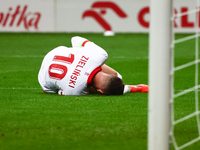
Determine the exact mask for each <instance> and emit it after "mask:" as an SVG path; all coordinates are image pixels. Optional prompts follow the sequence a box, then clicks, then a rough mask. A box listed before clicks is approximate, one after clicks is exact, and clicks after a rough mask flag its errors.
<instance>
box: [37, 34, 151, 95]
mask: <svg viewBox="0 0 200 150" xmlns="http://www.w3.org/2000/svg"><path fill="white" fill-rule="evenodd" d="M71 42H72V47H71V48H68V47H65V46H59V47H57V48H55V49H53V50H52V51H50V52H49V53H48V54H47V55H46V56H45V57H44V59H43V62H42V65H41V68H40V71H39V74H38V80H39V83H40V85H41V87H42V89H43V91H44V93H58V94H59V95H86V94H92V93H99V92H100V93H102V94H104V95H122V94H124V93H128V92H132V93H134V92H148V89H149V87H148V86H147V85H143V84H140V85H125V84H124V83H123V81H122V76H121V75H120V74H119V73H118V72H117V71H115V70H114V69H112V68H110V67H109V66H107V65H106V64H104V63H105V61H106V60H107V58H108V54H107V53H106V51H105V50H104V49H102V48H101V47H99V46H98V45H96V44H94V43H93V42H90V41H88V40H87V39H85V38H82V37H79V36H75V37H73V38H72V39H71Z"/></svg>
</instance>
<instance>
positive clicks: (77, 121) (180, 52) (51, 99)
mask: <svg viewBox="0 0 200 150" xmlns="http://www.w3.org/2000/svg"><path fill="white" fill-rule="evenodd" d="M75 35H79V36H83V37H85V38H87V39H89V40H91V41H93V42H95V43H96V44H97V45H99V46H101V47H102V48H104V49H105V50H106V51H107V52H108V55H109V58H108V60H107V62H106V64H107V65H109V66H111V67H113V68H114V69H116V70H117V71H118V72H119V73H120V74H121V75H122V76H123V81H124V83H126V84H140V83H144V84H148V34H116V35H115V36H113V37H105V36H103V35H102V34H80V33H70V34H69V33H58V34H53V33H0V149H1V150H18V149H19V150H27V149H29V150H31V149H32V150H34V149H37V150H38V149H42V150H50V149H64V150H94V149H95V150H133V149H134V150H146V149H147V138H148V136H147V133H148V94H147V93H136V94H135V93H128V94H125V95H123V96H101V95H88V96H59V95H56V94H44V93H43V92H42V89H41V88H40V85H39V83H38V80H37V75H38V71H39V69H40V65H41V62H42V59H43V57H44V56H45V54H46V53H47V52H49V51H50V50H52V49H53V48H55V47H57V46H60V45H65V46H68V47H71V42H70V39H71V37H72V36H75ZM183 36H186V35H178V36H177V37H178V38H180V37H183ZM176 48H177V51H176V56H177V58H176V60H175V65H180V64H183V63H185V62H189V61H190V60H192V59H194V40H190V41H188V42H186V43H185V44H178V45H177V46H176ZM188 49H189V50H188ZM185 77H186V79H185ZM193 86H194V66H191V67H188V68H187V69H183V70H182V71H178V72H177V73H176V74H175V93H178V92H179V91H182V90H184V89H186V88H190V87H193ZM175 106H176V109H175V118H176V119H179V118H180V117H184V115H187V114H188V113H191V112H193V111H194V109H195V103H194V93H193V92H190V93H188V94H186V96H182V97H179V98H177V100H176V101H175ZM175 135H176V137H177V142H178V144H180V145H181V144H183V143H185V142H188V141H189V140H192V139H193V138H196V137H197V136H198V131H197V125H196V120H195V118H192V119H189V120H188V121H185V122H184V123H181V124H178V125H177V126H176V127H175ZM172 149H173V146H172ZM186 149H188V150H199V149H200V142H197V143H195V144H193V145H192V146H189V147H188V148H186Z"/></svg>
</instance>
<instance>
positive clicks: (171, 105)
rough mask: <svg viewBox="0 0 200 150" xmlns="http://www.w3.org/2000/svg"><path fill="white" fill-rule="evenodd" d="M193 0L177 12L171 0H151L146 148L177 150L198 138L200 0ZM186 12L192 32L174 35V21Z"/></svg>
mask: <svg viewBox="0 0 200 150" xmlns="http://www.w3.org/2000/svg"><path fill="white" fill-rule="evenodd" d="M194 1H195V3H196V4H195V7H194V8H193V9H190V10H188V11H186V12H182V13H177V12H176V11H174V10H173V1H172V0H165V1H164V0H162V1H156V0H151V6H150V7H151V25H150V46H149V48H150V52H149V85H150V92H149V123H148V126H149V129H148V149H149V150H161V149H162V150H168V149H170V148H174V149H175V150H181V149H184V148H186V147H189V146H190V145H192V144H195V143H198V142H199V141H200V115H199V114H200V109H199V107H200V105H199V104H200V103H199V88H200V85H199V63H200V57H199V49H200V47H199V36H200V34H199V27H200V23H199V22H200V19H199V18H200V13H199V12H200V2H199V0H192V1H191V2H194ZM188 15H193V17H194V18H195V22H194V26H195V33H194V34H191V35H189V34H188V35H178V36H175V32H174V27H175V26H176V25H175V20H176V19H178V18H184V17H186V16H188ZM190 133H194V134H190ZM170 144H171V145H170ZM172 145H173V146H172ZM198 147H199V148H200V144H199V145H198Z"/></svg>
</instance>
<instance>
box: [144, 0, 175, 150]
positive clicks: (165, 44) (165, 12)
mask: <svg viewBox="0 0 200 150" xmlns="http://www.w3.org/2000/svg"><path fill="white" fill-rule="evenodd" d="M150 8H151V10H150V13H151V16H150V36H149V50H150V51H149V86H150V91H149V110H148V118H149V119H148V120H149V121H148V128H149V129H148V150H169V149H170V144H169V141H170V136H169V132H170V98H171V90H172V84H171V83H172V80H173V78H172V75H171V74H170V72H171V68H172V67H171V65H172V64H171V62H172V61H171V59H172V57H171V46H170V45H171V41H172V40H171V38H172V35H171V34H172V23H171V21H170V19H171V16H172V0H151V3H150Z"/></svg>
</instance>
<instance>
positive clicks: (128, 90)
mask: <svg viewBox="0 0 200 150" xmlns="http://www.w3.org/2000/svg"><path fill="white" fill-rule="evenodd" d="M130 91H131V88H130V87H129V86H128V85H124V93H129V92H130Z"/></svg>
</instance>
